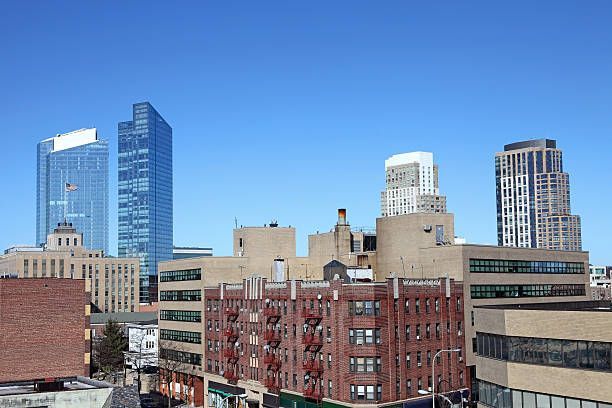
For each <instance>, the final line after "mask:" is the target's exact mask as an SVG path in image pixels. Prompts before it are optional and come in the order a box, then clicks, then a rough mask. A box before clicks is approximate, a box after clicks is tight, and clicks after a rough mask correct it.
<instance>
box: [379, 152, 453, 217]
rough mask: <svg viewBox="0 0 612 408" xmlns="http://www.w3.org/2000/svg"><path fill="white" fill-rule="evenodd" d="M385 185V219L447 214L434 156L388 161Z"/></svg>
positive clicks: (408, 155) (426, 154)
mask: <svg viewBox="0 0 612 408" xmlns="http://www.w3.org/2000/svg"><path fill="white" fill-rule="evenodd" d="M385 175H386V186H385V191H383V192H382V193H381V213H382V216H383V217H389V216H393V215H401V214H411V213H445V212H446V197H445V196H441V195H440V189H439V186H438V166H437V165H436V164H434V160H433V153H430V152H411V153H401V154H396V155H393V156H391V157H389V158H388V159H387V160H385Z"/></svg>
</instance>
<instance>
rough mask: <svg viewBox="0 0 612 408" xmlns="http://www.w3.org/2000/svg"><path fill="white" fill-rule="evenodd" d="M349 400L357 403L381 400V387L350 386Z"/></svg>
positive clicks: (379, 385)
mask: <svg viewBox="0 0 612 408" xmlns="http://www.w3.org/2000/svg"><path fill="white" fill-rule="evenodd" d="M350 398H351V400H357V401H363V400H368V401H375V400H378V401H379V400H381V399H382V385H381V384H378V385H355V384H351V386H350Z"/></svg>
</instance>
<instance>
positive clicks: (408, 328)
mask: <svg viewBox="0 0 612 408" xmlns="http://www.w3.org/2000/svg"><path fill="white" fill-rule="evenodd" d="M406 340H410V325H409V324H407V325H406Z"/></svg>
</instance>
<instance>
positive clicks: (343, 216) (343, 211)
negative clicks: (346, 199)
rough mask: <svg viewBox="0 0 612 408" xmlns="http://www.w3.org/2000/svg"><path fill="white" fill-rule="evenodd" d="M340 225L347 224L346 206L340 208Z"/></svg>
mask: <svg viewBox="0 0 612 408" xmlns="http://www.w3.org/2000/svg"><path fill="white" fill-rule="evenodd" d="M338 225H346V208H338Z"/></svg>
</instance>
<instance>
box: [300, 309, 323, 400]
mask: <svg viewBox="0 0 612 408" xmlns="http://www.w3.org/2000/svg"><path fill="white" fill-rule="evenodd" d="M302 317H303V318H304V337H302V343H303V345H304V354H305V355H306V360H305V361H304V363H303V366H302V368H303V369H304V398H307V399H310V400H314V401H316V402H321V399H322V398H323V396H322V395H321V375H322V374H323V364H322V362H321V357H320V356H321V348H322V347H323V333H322V332H323V328H322V327H321V319H322V318H323V313H322V309H321V308H320V307H319V308H315V309H303V310H302Z"/></svg>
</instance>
